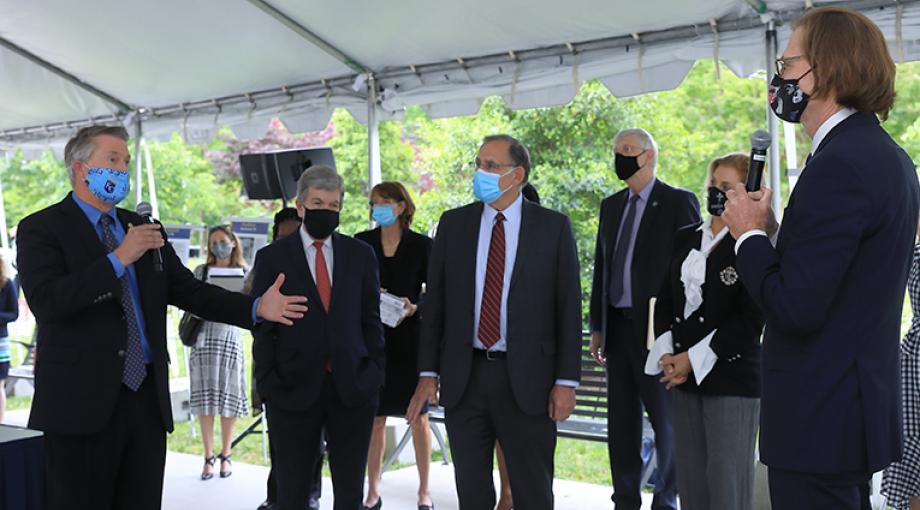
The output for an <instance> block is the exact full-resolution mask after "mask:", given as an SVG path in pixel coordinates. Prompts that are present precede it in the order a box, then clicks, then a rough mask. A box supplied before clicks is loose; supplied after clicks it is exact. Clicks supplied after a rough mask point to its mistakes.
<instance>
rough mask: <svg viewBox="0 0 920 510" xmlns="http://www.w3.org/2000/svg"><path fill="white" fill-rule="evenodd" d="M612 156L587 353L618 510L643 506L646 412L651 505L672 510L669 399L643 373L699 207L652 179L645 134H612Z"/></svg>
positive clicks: (650, 146)
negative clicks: (654, 308)
mask: <svg viewBox="0 0 920 510" xmlns="http://www.w3.org/2000/svg"><path fill="white" fill-rule="evenodd" d="M614 153H615V155H614V156H615V171H616V174H617V177H619V178H620V180H623V181H625V182H626V188H624V189H622V190H620V191H619V192H617V193H615V194H613V195H611V196H609V197H607V198H606V199H605V200H604V201H603V203H601V214H600V226H599V227H598V231H597V244H596V246H595V252H594V253H595V255H594V280H593V285H592V289H591V313H590V327H591V355H592V356H593V357H594V359H595V360H596V361H597V362H598V363H600V364H601V365H603V366H605V367H606V368H607V423H608V434H609V440H608V441H607V445H608V451H609V454H610V472H611V474H612V476H613V488H614V492H613V497H612V498H611V499H613V502H614V503H615V506H616V508H617V510H623V509H626V510H639V507H640V506H641V505H642V499H641V496H640V493H641V487H640V485H641V476H642V457H641V448H642V410H643V409H645V411H646V412H648V416H649V420H650V421H651V424H652V429H654V431H655V449H656V452H657V455H658V482H657V483H656V484H655V497H654V499H653V501H652V508H653V509H654V510H676V508H677V480H676V478H675V473H674V462H673V444H674V442H673V433H672V427H671V415H670V401H669V400H668V396H667V394H666V391H665V388H664V385H662V384H660V383H659V382H658V378H657V377H655V376H649V375H645V372H644V366H645V358H646V357H647V356H648V349H647V348H646V345H647V342H646V335H647V334H648V332H647V328H648V308H649V298H651V297H653V296H657V295H658V292H659V291H660V290H661V286H662V284H663V283H664V279H665V277H666V276H667V274H668V265H669V264H670V260H671V252H672V250H673V245H674V237H675V235H676V233H677V231H678V230H679V229H681V228H682V227H685V226H687V225H691V224H694V223H698V222H699V221H700V206H699V202H698V201H697V199H696V196H695V195H694V194H693V193H690V192H689V191H686V190H683V189H679V188H673V187H671V186H669V185H667V184H665V183H664V182H662V181H660V180H658V179H657V178H656V177H655V171H656V164H657V160H658V146H657V144H656V143H655V140H654V139H653V138H652V136H651V135H650V134H649V133H648V132H647V131H645V130H644V129H624V130H622V131H620V132H619V133H617V135H616V137H615V138H614ZM678 347H679V346H678Z"/></svg>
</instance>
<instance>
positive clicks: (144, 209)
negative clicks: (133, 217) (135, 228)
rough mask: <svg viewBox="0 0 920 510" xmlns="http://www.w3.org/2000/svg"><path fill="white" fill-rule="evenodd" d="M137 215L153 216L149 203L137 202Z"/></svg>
mask: <svg viewBox="0 0 920 510" xmlns="http://www.w3.org/2000/svg"><path fill="white" fill-rule="evenodd" d="M137 214H140V215H141V216H150V215H151V214H153V206H151V205H150V203H149V202H138V203H137Z"/></svg>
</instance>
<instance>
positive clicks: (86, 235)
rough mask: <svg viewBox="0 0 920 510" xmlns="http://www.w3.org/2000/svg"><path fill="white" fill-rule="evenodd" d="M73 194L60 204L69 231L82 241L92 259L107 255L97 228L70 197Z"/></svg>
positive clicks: (68, 195)
mask: <svg viewBox="0 0 920 510" xmlns="http://www.w3.org/2000/svg"><path fill="white" fill-rule="evenodd" d="M71 193H73V192H71ZM71 193H68V194H67V196H66V197H65V198H64V200H61V201H60V202H59V205H60V207H61V209H60V210H61V213H62V214H63V216H64V217H65V218H66V220H65V221H67V224H68V225H69V228H68V229H67V230H68V231H69V232H72V233H74V234H75V235H76V237H78V238H79V239H80V241H81V242H82V243H83V247H84V248H86V254H87V255H88V256H89V258H90V259H95V258H98V257H102V256H104V255H106V252H105V246H103V245H102V241H100V240H99V234H98V233H97V232H96V228H95V226H94V225H93V224H91V223H90V222H89V219H87V217H86V214H84V213H83V210H82V209H80V206H78V205H77V203H76V202H75V201H74V199H73V198H72V197H71V196H70V195H71Z"/></svg>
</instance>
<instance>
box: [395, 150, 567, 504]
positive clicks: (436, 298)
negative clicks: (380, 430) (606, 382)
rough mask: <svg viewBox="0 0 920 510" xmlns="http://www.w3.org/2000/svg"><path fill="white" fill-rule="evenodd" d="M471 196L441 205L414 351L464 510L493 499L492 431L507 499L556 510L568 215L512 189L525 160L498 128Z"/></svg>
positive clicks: (418, 403) (415, 405) (413, 407)
mask: <svg viewBox="0 0 920 510" xmlns="http://www.w3.org/2000/svg"><path fill="white" fill-rule="evenodd" d="M476 166H477V167H478V170H477V172H476V177H475V180H474V182H473V189H474V192H475V194H476V197H477V198H478V199H479V200H480V202H476V203H473V204H470V205H467V206H465V207H461V208H459V209H454V210H451V211H448V212H446V213H444V215H443V216H442V217H441V221H440V224H439V227H438V235H437V237H436V238H435V242H434V247H433V249H432V255H431V262H430V266H429V274H428V290H427V296H426V301H425V308H424V313H425V320H424V321H423V322H422V339H421V344H420V347H419V369H420V372H421V378H420V380H419V383H418V387H417V389H416V393H415V395H414V396H413V398H412V402H411V403H410V406H409V410H408V411H407V416H409V417H410V420H411V419H414V417H417V416H418V415H419V411H420V410H421V408H422V405H423V404H424V402H425V401H426V400H428V401H429V402H432V403H434V402H436V401H437V397H436V394H437V390H438V377H439V376H440V386H441V404H442V405H443V406H444V407H445V410H446V413H445V415H446V421H447V433H448V435H449V437H450V444H451V453H452V454H453V457H454V462H455V465H456V472H455V475H456V481H457V492H458V494H459V498H460V508H461V509H462V510H481V509H486V508H488V509H491V508H494V506H495V489H494V486H493V483H492V457H493V451H494V445H495V440H496V438H497V439H498V440H499V442H500V443H501V447H502V450H503V451H504V455H505V462H506V464H507V467H508V475H509V478H510V482H511V491H512V494H513V498H514V504H515V506H517V507H520V508H525V509H536V510H540V509H544V510H549V509H551V508H553V489H552V485H553V452H554V451H555V447H556V424H555V422H558V421H562V420H565V419H566V418H567V417H568V416H569V414H570V413H571V412H572V409H573V408H574V407H575V387H576V386H577V384H578V381H579V379H580V371H581V367H580V361H579V359H580V357H581V356H580V354H581V341H580V337H581V312H580V308H581V290H580V286H579V280H578V258H577V256H576V250H575V239H574V238H573V236H572V228H571V225H570V223H569V219H568V218H567V217H566V216H564V215H562V214H560V213H557V212H555V211H551V210H549V209H544V208H542V207H540V206H538V205H536V204H534V203H532V202H529V201H525V200H524V199H523V198H522V196H521V187H522V186H523V185H524V183H525V182H526V181H527V178H528V176H529V174H530V156H529V155H528V153H527V149H526V148H525V147H524V145H522V144H521V143H520V142H519V141H517V140H515V139H514V138H512V137H510V136H507V135H496V136H491V137H487V138H486V139H485V141H484V142H483V144H482V147H480V149H479V155H478V157H477V158H476Z"/></svg>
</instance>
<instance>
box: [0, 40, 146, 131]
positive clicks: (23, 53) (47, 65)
mask: <svg viewBox="0 0 920 510" xmlns="http://www.w3.org/2000/svg"><path fill="white" fill-rule="evenodd" d="M0 46H3V47H4V48H6V49H8V50H10V51H12V52H13V53H15V54H17V55H19V56H20V57H22V58H24V59H26V60H29V61H31V62H32V63H33V64H36V65H38V66H39V67H42V68H44V69H46V70H48V71H50V72H52V73H54V74H56V75H58V76H59V77H61V78H63V79H64V80H66V81H68V82H70V83H72V84H74V85H76V86H77V87H80V88H81V89H83V90H85V91H86V92H89V93H90V94H92V95H94V96H96V97H99V98H101V99H103V100H105V101H108V102H109V103H112V104H113V105H115V106H117V107H118V109H119V110H120V111H121V112H122V113H127V112H129V111H131V110H133V108H132V107H131V106H130V105H129V104H128V103H126V102H124V101H122V100H121V99H118V98H117V97H115V96H113V95H111V94H109V93H108V92H105V91H102V90H99V89H98V88H96V87H94V86H92V85H90V84H89V83H86V82H85V81H83V80H81V79H80V78H77V77H76V76H74V75H72V74H70V73H68V72H67V71H65V70H63V69H61V68H60V67H58V66H56V65H54V64H52V63H51V62H48V61H47V60H45V59H43V58H41V57H39V56H38V55H35V54H34V53H32V52H30V51H28V50H26V49H24V48H22V47H20V46H17V45H15V44H13V43H12V42H10V40H9V39H5V38H3V37H0Z"/></svg>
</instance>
